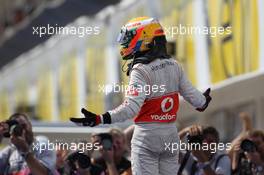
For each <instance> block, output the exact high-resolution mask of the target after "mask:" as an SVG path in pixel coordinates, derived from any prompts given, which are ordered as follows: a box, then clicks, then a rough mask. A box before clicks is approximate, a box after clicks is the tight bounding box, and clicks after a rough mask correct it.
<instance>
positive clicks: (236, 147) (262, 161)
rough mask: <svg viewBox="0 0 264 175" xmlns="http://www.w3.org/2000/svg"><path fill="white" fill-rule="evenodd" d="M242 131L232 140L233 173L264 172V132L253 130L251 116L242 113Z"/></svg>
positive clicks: (230, 152) (255, 174)
mask: <svg viewBox="0 0 264 175" xmlns="http://www.w3.org/2000/svg"><path fill="white" fill-rule="evenodd" d="M240 119H241V121H242V126H243V127H242V128H243V129H242V132H241V133H240V134H239V135H238V136H237V137H236V138H235V139H234V140H233V141H232V148H231V150H230V151H229V156H230V158H231V160H232V171H233V174H237V175H247V174H251V175H258V174H264V132H263V131H261V130H252V128H253V127H252V121H251V117H250V116H249V115H248V114H247V113H244V112H243V113H240Z"/></svg>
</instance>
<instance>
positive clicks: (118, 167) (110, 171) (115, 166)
mask: <svg viewBox="0 0 264 175" xmlns="http://www.w3.org/2000/svg"><path fill="white" fill-rule="evenodd" d="M106 138H109V140H111V141H110V142H112V144H109V147H108V148H106V147H107V143H109V142H106V141H105V140H107V139H106ZM103 140H104V141H103ZM92 142H93V143H99V145H100V153H101V156H100V157H98V158H95V159H93V161H92V162H93V164H97V165H100V166H102V167H103V168H104V169H105V173H106V174H107V175H132V171H131V163H130V161H129V160H128V159H127V158H126V156H125V153H126V150H127V144H126V138H125V135H124V133H123V132H122V131H120V130H119V129H111V130H110V132H109V135H107V134H105V133H104V134H95V135H93V136H92Z"/></svg>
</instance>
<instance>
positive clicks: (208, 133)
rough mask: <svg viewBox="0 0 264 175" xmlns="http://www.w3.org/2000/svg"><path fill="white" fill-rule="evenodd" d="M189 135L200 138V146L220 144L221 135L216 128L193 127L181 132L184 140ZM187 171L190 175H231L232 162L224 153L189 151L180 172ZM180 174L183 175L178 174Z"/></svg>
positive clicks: (182, 161)
mask: <svg viewBox="0 0 264 175" xmlns="http://www.w3.org/2000/svg"><path fill="white" fill-rule="evenodd" d="M187 134H189V136H191V137H194V136H195V137H198V138H200V139H199V140H200V141H199V142H200V143H199V142H197V143H199V144H207V145H208V146H209V145H210V144H212V143H213V144H218V143H219V133H218V131H217V130H216V129H215V128H214V127H210V126H209V127H205V128H203V127H202V126H199V125H192V126H190V127H186V128H184V129H183V130H181V131H180V132H179V136H180V138H181V139H182V138H183V137H184V136H186V135H187ZM181 169H182V170H183V169H184V170H185V171H186V173H187V174H188V175H230V174H231V161H230V158H229V157H228V155H227V154H225V153H224V152H222V151H219V150H217V151H216V152H215V150H211V147H210V146H209V149H208V150H203V149H192V150H191V152H190V151H187V153H186V154H185V155H184V157H183V159H182V160H181V166H180V170H181ZM178 174H181V173H179V172H178Z"/></svg>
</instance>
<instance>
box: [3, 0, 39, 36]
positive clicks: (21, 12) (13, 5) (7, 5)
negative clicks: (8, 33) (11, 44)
mask: <svg viewBox="0 0 264 175" xmlns="http://www.w3.org/2000/svg"><path fill="white" fill-rule="evenodd" d="M40 3H41V1H40V0H19V1H18V0H14V1H9V0H4V1H2V2H1V6H2V7H1V8H0V9H1V18H0V36H1V35H2V34H3V33H4V31H5V30H6V29H7V28H10V27H14V26H16V25H17V24H19V23H21V22H22V21H23V20H25V19H26V18H27V17H28V16H30V15H32V13H33V12H34V11H35V10H36V9H37V7H38V6H39V5H40Z"/></svg>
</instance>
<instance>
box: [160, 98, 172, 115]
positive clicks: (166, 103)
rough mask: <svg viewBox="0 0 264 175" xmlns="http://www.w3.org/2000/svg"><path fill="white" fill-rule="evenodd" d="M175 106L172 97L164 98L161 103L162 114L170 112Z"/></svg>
mask: <svg viewBox="0 0 264 175" xmlns="http://www.w3.org/2000/svg"><path fill="white" fill-rule="evenodd" d="M173 105H174V101H173V98H171V97H167V98H164V99H163V100H162V102H161V110H162V112H169V111H170V110H171V109H172V108H173Z"/></svg>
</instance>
